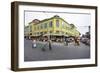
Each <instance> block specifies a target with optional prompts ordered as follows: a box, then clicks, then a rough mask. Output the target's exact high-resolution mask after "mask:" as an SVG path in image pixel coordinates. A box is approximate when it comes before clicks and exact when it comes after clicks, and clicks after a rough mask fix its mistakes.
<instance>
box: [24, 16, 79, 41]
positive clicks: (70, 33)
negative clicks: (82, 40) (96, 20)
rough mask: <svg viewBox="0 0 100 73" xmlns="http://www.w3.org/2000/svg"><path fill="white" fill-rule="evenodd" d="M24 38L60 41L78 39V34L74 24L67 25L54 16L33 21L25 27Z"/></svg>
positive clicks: (61, 19)
mask: <svg viewBox="0 0 100 73" xmlns="http://www.w3.org/2000/svg"><path fill="white" fill-rule="evenodd" d="M24 35H25V37H29V38H34V39H38V40H47V39H48V37H49V38H50V39H51V40H58V39H59V40H61V39H62V38H63V37H79V36H80V32H79V31H78V30H77V28H76V26H75V25H74V24H69V23H68V22H67V21H65V20H64V19H63V18H61V17H59V16H58V15H55V16H53V17H51V18H47V19H44V20H41V21H40V20H38V19H34V20H33V21H32V22H30V23H29V25H28V26H25V29H24Z"/></svg>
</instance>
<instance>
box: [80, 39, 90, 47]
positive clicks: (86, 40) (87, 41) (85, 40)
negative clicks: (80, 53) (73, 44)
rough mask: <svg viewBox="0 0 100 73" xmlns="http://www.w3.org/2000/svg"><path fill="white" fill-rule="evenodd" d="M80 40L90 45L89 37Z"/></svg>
mask: <svg viewBox="0 0 100 73" xmlns="http://www.w3.org/2000/svg"><path fill="white" fill-rule="evenodd" d="M81 42H82V43H84V44H86V45H90V39H89V38H81Z"/></svg>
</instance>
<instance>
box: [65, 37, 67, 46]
mask: <svg viewBox="0 0 100 73" xmlns="http://www.w3.org/2000/svg"><path fill="white" fill-rule="evenodd" d="M65 43H66V46H68V38H65Z"/></svg>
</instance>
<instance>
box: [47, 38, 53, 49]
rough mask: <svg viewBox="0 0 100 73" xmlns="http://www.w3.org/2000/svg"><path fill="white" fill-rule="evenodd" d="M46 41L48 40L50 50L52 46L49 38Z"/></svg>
mask: <svg viewBox="0 0 100 73" xmlns="http://www.w3.org/2000/svg"><path fill="white" fill-rule="evenodd" d="M48 42H49V50H52V47H51V43H52V42H51V40H48Z"/></svg>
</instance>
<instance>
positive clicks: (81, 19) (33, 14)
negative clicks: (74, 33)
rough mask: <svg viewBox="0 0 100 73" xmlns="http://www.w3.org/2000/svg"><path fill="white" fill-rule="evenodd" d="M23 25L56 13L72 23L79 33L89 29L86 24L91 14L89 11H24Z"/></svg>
mask: <svg viewBox="0 0 100 73" xmlns="http://www.w3.org/2000/svg"><path fill="white" fill-rule="evenodd" d="M24 15H25V26H27V25H28V23H29V22H31V21H32V20H34V19H39V20H43V19H47V18H51V17H53V16H54V15H58V16H60V17H61V18H63V19H64V20H65V21H67V22H68V23H69V24H71V23H72V24H74V25H75V26H76V27H77V30H78V31H79V32H80V33H81V34H85V33H86V32H88V31H89V28H88V26H90V25H91V14H89V13H72V12H50V11H49V12H48V11H24Z"/></svg>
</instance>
